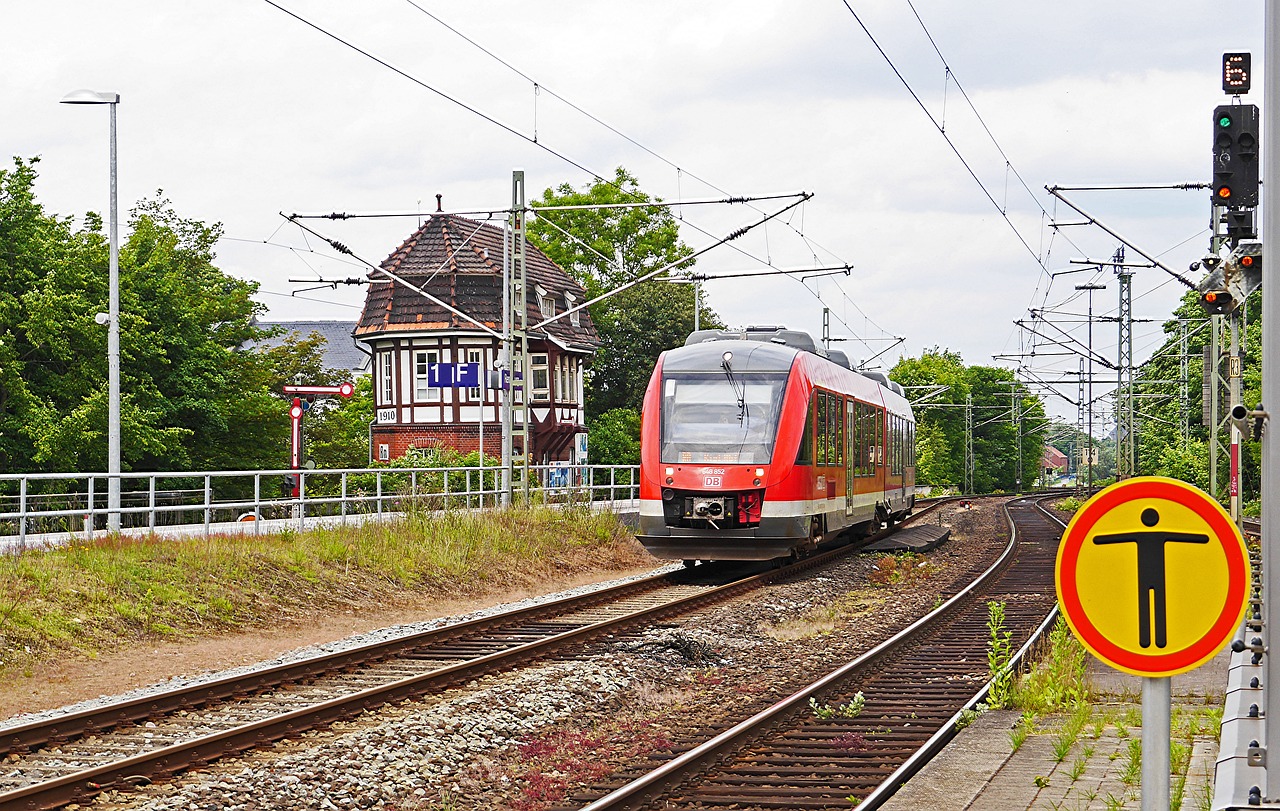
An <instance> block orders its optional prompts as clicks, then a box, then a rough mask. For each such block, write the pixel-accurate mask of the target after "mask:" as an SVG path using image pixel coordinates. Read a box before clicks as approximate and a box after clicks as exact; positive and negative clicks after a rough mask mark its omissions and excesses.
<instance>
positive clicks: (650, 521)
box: [637, 327, 915, 561]
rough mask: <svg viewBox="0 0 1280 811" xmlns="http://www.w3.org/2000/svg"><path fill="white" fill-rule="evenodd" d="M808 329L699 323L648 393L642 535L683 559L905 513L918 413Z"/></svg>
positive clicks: (777, 552) (811, 538) (791, 551)
mask: <svg viewBox="0 0 1280 811" xmlns="http://www.w3.org/2000/svg"><path fill="white" fill-rule="evenodd" d="M843 360H844V358H843V355H842V354H841V353H839V352H834V351H832V352H827V351H825V350H822V349H820V348H818V347H817V346H815V345H814V342H813V339H812V338H811V337H810V336H809V335H807V334H806V333H802V332H794V331H790V330H786V329H780V328H776V327H768V328H755V327H751V328H748V329H747V330H745V331H742V332H729V331H726V332H722V331H719V330H703V331H701V332H695V333H693V334H692V335H690V336H689V339H688V340H687V341H686V343H685V345H684V346H683V347H680V348H678V349H673V350H670V351H668V352H664V353H663V354H662V356H661V357H660V358H659V359H658V363H657V367H656V368H655V369H654V371H653V376H652V378H650V380H649V387H648V389H647V390H646V392H645V397H644V410H643V416H642V419H641V440H640V468H641V476H640V531H639V533H637V535H638V537H639V539H640V542H641V543H642V544H644V546H645V548H646V549H648V550H649V551H650V552H651V553H653V554H654V555H656V556H658V557H660V558H668V559H673V560H685V561H695V560H767V559H771V558H777V557H783V556H787V555H798V554H804V553H805V552H807V551H809V550H811V549H813V548H814V547H816V546H817V545H818V544H819V543H821V542H822V540H823V539H824V538H828V537H833V536H834V535H835V534H837V533H840V532H843V531H846V530H853V531H855V532H856V531H863V532H865V531H868V530H870V529H872V528H874V527H878V526H879V525H880V524H881V523H888V522H892V521H895V520H897V519H900V518H902V517H904V516H906V515H907V514H908V513H910V511H911V509H912V507H913V506H914V503H915V487H914V485H915V419H914V418H913V416H912V413H911V406H910V404H909V403H908V402H907V400H906V399H905V397H904V396H903V393H902V388H901V387H900V386H898V385H897V384H896V383H890V382H889V380H888V378H886V377H885V376H884V375H881V374H878V373H865V374H864V373H859V372H855V371H853V370H852V369H850V368H849V366H848V364H847V363H846V362H842V361H843Z"/></svg>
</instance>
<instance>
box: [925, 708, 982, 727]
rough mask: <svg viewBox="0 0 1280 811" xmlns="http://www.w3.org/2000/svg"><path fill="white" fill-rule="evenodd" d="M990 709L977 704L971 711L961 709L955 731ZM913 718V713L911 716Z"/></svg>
mask: <svg viewBox="0 0 1280 811" xmlns="http://www.w3.org/2000/svg"><path fill="white" fill-rule="evenodd" d="M989 709H991V708H990V707H989V706H988V705H986V704H984V703H981V702H979V703H978V704H975V705H974V707H973V709H963V710H961V711H960V717H959V718H957V719H956V729H964V728H965V727H967V726H969V725H970V724H972V723H973V722H974V721H976V720H978V716H979V715H982V714H983V713H984V712H986V711H987V710H989ZM911 717H912V718H914V717H915V713H912V714H911Z"/></svg>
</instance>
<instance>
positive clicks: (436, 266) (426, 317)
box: [355, 214, 600, 349]
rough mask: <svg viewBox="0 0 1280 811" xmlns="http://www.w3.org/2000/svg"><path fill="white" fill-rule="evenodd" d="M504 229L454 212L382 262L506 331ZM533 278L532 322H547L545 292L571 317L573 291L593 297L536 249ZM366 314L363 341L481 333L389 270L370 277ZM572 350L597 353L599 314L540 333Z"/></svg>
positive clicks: (530, 264)
mask: <svg viewBox="0 0 1280 811" xmlns="http://www.w3.org/2000/svg"><path fill="white" fill-rule="evenodd" d="M502 261H503V229H502V228H501V227H500V226H497V225H493V224H490V223H485V222H478V221H476V220H469V219H466V218H465V217H459V216H456V215H453V214H438V215H436V216H433V217H431V218H430V219H429V220H427V221H426V222H425V223H423V225H422V227H421V228H419V229H418V230H417V231H415V232H414V233H413V234H412V235H411V236H410V237H409V238H408V239H406V240H405V241H404V243H403V244H402V245H401V246H400V247H399V248H397V249H396V250H395V251H393V252H392V253H391V255H390V256H388V257H387V258H386V259H385V260H384V261H383V263H382V267H383V268H384V269H386V270H387V271H389V272H391V273H394V274H396V275H397V276H399V277H401V278H403V279H405V280H406V281H408V282H410V283H412V284H414V285H416V286H418V287H421V288H422V289H424V290H426V291H427V292H428V293H430V294H431V295H433V296H435V297H436V298H438V299H440V300H441V301H446V302H448V303H449V304H450V305H451V306H453V307H455V308H457V309H458V310H461V311H462V312H464V313H466V314H467V315H469V316H471V317H472V318H474V319H476V320H477V321H479V322H480V323H482V324H484V325H485V326H486V327H489V328H490V329H493V330H497V331H501V330H502ZM525 266H526V272H527V274H528V280H529V296H528V313H529V324H530V325H533V324H536V323H538V322H539V321H541V320H542V319H543V316H542V313H541V310H540V309H539V302H538V288H539V287H541V288H542V289H543V290H545V291H546V292H547V293H548V294H549V295H551V296H552V298H553V299H554V301H555V307H556V312H558V313H559V312H564V310H565V309H566V308H565V295H564V294H565V292H566V291H567V292H569V293H570V294H571V295H572V296H573V297H574V302H575V304H581V303H582V302H583V301H584V300H586V291H585V290H583V289H582V287H581V286H580V285H579V284H578V283H577V282H575V281H574V280H573V278H572V277H570V276H569V274H567V273H565V272H564V271H563V270H561V269H560V268H559V267H557V266H556V264H555V263H554V262H552V261H551V260H550V259H548V258H547V257H546V256H545V255H543V253H542V252H541V251H539V250H538V249H537V248H535V247H533V246H532V245H530V246H529V249H528V252H527V253H526V258H525ZM369 278H370V280H371V282H372V283H371V284H370V285H369V292H368V294H367V295H366V297H365V302H364V312H362V313H361V314H360V320H359V321H358V322H357V324H356V329H355V334H356V336H357V337H358V338H362V339H368V338H370V337H372V336H374V335H377V334H379V333H385V332H401V331H408V330H413V331H417V330H431V329H468V328H470V329H474V328H475V325H474V324H472V323H471V322H470V321H468V320H467V319H465V318H462V317H460V316H458V315H457V314H455V313H452V312H450V311H449V310H447V309H445V308H444V307H441V306H440V305H439V304H437V303H435V302H434V301H431V300H430V299H428V298H427V297H425V296H423V295H421V294H420V293H418V292H416V291H414V290H410V289H409V288H408V287H405V286H404V285H403V284H399V283H393V282H390V281H389V280H387V277H386V276H384V275H382V274H381V273H370V274H369ZM544 332H545V333H547V334H549V335H550V336H551V337H553V338H555V339H557V340H559V341H562V342H564V343H566V344H569V345H571V346H574V347H577V348H582V349H594V348H595V347H596V346H598V345H599V343H600V340H599V337H598V336H597V334H596V331H595V326H594V325H593V324H592V323H591V316H590V315H589V314H588V313H587V311H586V310H582V311H581V316H580V318H579V324H578V325H577V326H574V325H573V323H572V322H570V320H569V319H568V318H561V319H560V320H559V321H554V322H552V323H551V324H548V325H547V326H546V327H543V328H541V329H540V330H538V331H537V334H542V333H544Z"/></svg>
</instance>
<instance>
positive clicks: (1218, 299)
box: [1200, 290, 1235, 315]
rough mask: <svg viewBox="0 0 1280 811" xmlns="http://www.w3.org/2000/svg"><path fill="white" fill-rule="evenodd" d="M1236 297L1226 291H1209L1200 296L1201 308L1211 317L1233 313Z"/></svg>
mask: <svg viewBox="0 0 1280 811" xmlns="http://www.w3.org/2000/svg"><path fill="white" fill-rule="evenodd" d="M1234 300H1235V299H1234V297H1233V296H1232V295H1231V293H1229V292H1227V291H1226V290H1207V291H1205V292H1204V293H1201V294H1200V306H1201V307H1203V308H1204V309H1205V312H1207V313H1209V314H1211V315H1225V314H1226V313H1229V312H1231V308H1232V304H1233V302H1234Z"/></svg>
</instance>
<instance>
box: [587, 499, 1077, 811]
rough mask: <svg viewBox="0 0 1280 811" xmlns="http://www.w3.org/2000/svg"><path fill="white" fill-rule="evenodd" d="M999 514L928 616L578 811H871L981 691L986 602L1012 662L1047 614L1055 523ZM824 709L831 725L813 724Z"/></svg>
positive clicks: (1010, 509)
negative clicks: (996, 610)
mask: <svg viewBox="0 0 1280 811" xmlns="http://www.w3.org/2000/svg"><path fill="white" fill-rule="evenodd" d="M1006 514H1007V516H1008V520H1009V523H1010V526H1011V528H1014V531H1013V532H1011V533H1010V535H1011V540H1010V543H1009V545H1008V547H1007V548H1006V549H1005V552H1004V553H1003V554H1002V556H1001V558H1000V559H999V560H998V561H997V562H996V563H995V564H993V565H992V566H991V567H990V568H989V569H987V570H986V571H985V572H983V574H982V575H980V576H979V577H978V578H977V579H976V580H974V581H973V582H972V583H971V584H969V585H968V586H967V587H965V588H962V589H961V590H960V591H959V592H958V593H956V594H955V595H954V596H952V597H951V599H949V600H947V601H946V602H945V603H944V604H943V605H942V606H941V607H940V608H939V609H938V610H937V611H935V612H933V613H932V614H930V615H929V616H927V617H925V618H924V619H922V620H921V621H919V622H917V623H916V624H915V625H913V626H911V627H909V628H907V629H905V630H904V631H902V632H901V633H899V634H898V635H896V636H895V637H893V638H892V639H889V640H887V641H886V642H884V643H882V644H881V645H879V646H877V647H876V648H874V649H873V650H871V651H869V652H868V653H867V654H865V655H864V656H861V657H859V658H858V659H856V660H855V661H853V662H851V663H849V664H848V665H845V666H844V667H841V668H840V669H838V670H836V671H834V672H832V673H830V674H828V675H826V676H824V677H823V678H822V679H820V680H818V681H816V682H814V683H813V684H811V685H809V686H808V687H806V688H804V689H802V690H800V691H799V692H797V693H795V694H794V695H792V696H790V697H789V698H787V699H784V700H783V701H780V702H778V703H776V704H774V705H773V706H772V707H769V708H768V709H766V710H764V711H763V712H761V713H759V714H757V715H756V716H754V717H752V718H750V719H747V720H746V721H743V722H741V723H739V724H738V725H736V726H734V727H733V728H731V729H729V730H727V731H725V732H723V733H722V734H720V735H718V736H716V737H715V738H713V739H711V740H708V741H706V742H704V743H701V744H700V745H697V746H694V747H693V748H690V749H688V750H687V751H684V752H683V753H682V754H680V755H678V756H676V757H674V758H673V759H671V760H669V761H668V762H666V763H664V764H662V765H661V766H658V767H657V768H655V769H653V770H652V771H650V772H648V773H645V774H643V775H640V776H638V777H636V778H635V779H634V780H632V781H631V782H629V783H626V784H625V785H623V786H621V787H619V788H616V789H615V790H613V791H611V792H610V793H609V794H607V795H605V796H604V797H601V798H599V799H597V800H594V801H592V802H589V803H588V804H587V805H585V806H581V807H582V809H583V811H617V810H618V809H639V808H662V809H690V810H692V809H718V808H726V809H728V808H732V809H782V808H786V809H847V808H849V807H850V806H851V803H853V802H855V801H856V802H857V805H858V807H859V808H874V807H876V806H878V805H879V804H880V803H882V802H883V801H884V800H885V799H887V798H888V796H890V795H891V794H892V793H893V791H894V790H896V788H897V787H898V786H900V785H901V784H902V783H903V782H905V780H906V779H907V778H908V777H910V775H911V774H913V773H914V772H915V770H917V769H918V768H919V767H920V766H921V765H923V763H924V762H925V761H927V759H928V758H929V757H931V756H932V754H933V753H934V752H936V751H937V750H938V749H940V748H941V747H942V746H943V745H944V744H945V743H946V741H947V740H949V739H950V737H951V736H952V735H954V732H955V730H956V728H957V726H956V724H957V721H958V720H959V719H960V718H961V717H962V716H961V713H962V712H964V711H966V710H968V709H970V708H972V707H973V706H974V705H975V704H976V703H977V702H978V701H980V700H981V698H982V697H983V696H984V695H985V692H986V690H987V682H988V678H989V674H988V665H987V649H988V646H989V639H990V633H989V631H988V628H987V621H988V607H987V603H988V602H989V601H999V602H1003V603H1004V606H1005V623H1006V625H1005V627H1006V629H1007V630H1009V631H1010V632H1011V633H1012V641H1013V645H1014V647H1015V649H1017V650H1018V656H1019V657H1021V656H1023V655H1024V654H1025V653H1026V651H1027V650H1029V648H1030V647H1031V643H1032V642H1033V641H1034V640H1035V639H1036V638H1038V636H1039V635H1040V634H1041V633H1043V631H1044V630H1045V629H1047V628H1048V627H1049V625H1050V623H1051V621H1052V619H1053V617H1054V616H1055V614H1056V610H1055V596H1054V587H1053V566H1054V558H1055V555H1056V552H1057V545H1058V540H1059V538H1060V536H1061V532H1062V528H1063V525H1062V522H1061V521H1059V520H1058V519H1056V518H1054V517H1052V516H1050V515H1049V513H1047V512H1046V511H1044V510H1042V509H1041V508H1040V507H1039V504H1038V501H1037V500H1035V499H1016V500H1014V501H1012V502H1011V503H1010V504H1009V505H1008V506H1007V507H1006ZM859 695H861V698H859ZM811 702H813V703H816V705H817V707H818V708H819V709H820V710H822V712H815V709H814V707H813V704H811ZM859 702H864V703H863V706H862V709H861V712H860V713H858V714H857V716H856V717H853V718H845V717H838V711H839V708H842V707H849V706H851V705H855V706H856V705H857V704H858V703H859ZM833 708H834V709H835V710H836V711H837V717H818V716H819V715H827V712H826V711H827V710H829V709H833ZM574 807H579V806H574Z"/></svg>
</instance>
